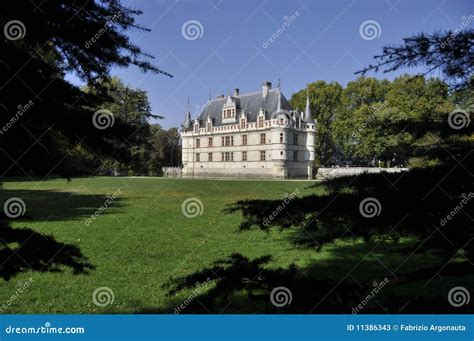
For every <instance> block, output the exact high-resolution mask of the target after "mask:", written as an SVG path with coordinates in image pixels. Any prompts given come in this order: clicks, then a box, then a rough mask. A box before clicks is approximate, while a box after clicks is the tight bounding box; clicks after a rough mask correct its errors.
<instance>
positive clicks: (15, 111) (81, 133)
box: [0, 0, 166, 176]
mask: <svg viewBox="0 0 474 341" xmlns="http://www.w3.org/2000/svg"><path fill="white" fill-rule="evenodd" d="M139 14H140V11H137V10H134V9H130V8H127V7H124V6H122V5H121V4H120V2H119V1H116V0H107V1H86V2H84V1H73V2H71V1H44V2H41V4H39V5H35V4H33V3H32V2H30V1H26V0H25V1H4V2H2V3H1V5H0V24H1V26H2V27H5V25H6V24H7V23H10V24H11V21H12V20H19V21H20V22H21V23H22V24H23V26H24V29H22V28H21V27H20V28H19V26H18V25H17V27H16V28H17V30H20V32H23V33H24V35H21V33H18V31H16V34H15V31H12V35H14V36H15V37H19V39H8V37H7V36H6V35H2V37H1V39H0V51H1V57H0V104H1V105H0V112H1V114H0V175H5V174H21V175H25V174H28V175H30V176H31V175H33V174H42V175H49V174H51V173H54V174H64V175H67V174H71V173H74V169H73V167H75V164H74V162H73V161H74V160H73V159H74V158H75V157H76V156H77V155H76V154H77V153H79V154H80V153H82V151H83V150H86V151H87V152H88V153H93V155H95V154H97V155H98V156H107V157H109V158H115V159H119V160H128V158H129V153H128V146H127V141H128V138H129V137H130V136H132V135H133V133H134V131H135V127H133V126H132V125H130V124H128V122H127V121H126V120H119V119H117V120H116V121H115V124H114V125H113V126H112V127H111V128H109V129H105V130H98V129H96V128H95V127H94V125H93V122H92V117H93V113H94V112H95V111H96V110H97V108H100V107H101V106H102V105H103V104H104V103H106V102H107V101H108V100H109V98H108V96H107V93H106V91H100V84H101V82H100V81H99V80H103V79H106V78H108V76H109V71H110V69H111V68H112V67H117V66H118V67H126V66H129V65H135V66H137V67H139V68H140V69H142V70H143V71H150V72H155V73H164V74H166V73H165V72H163V71H162V70H160V69H158V68H157V67H156V66H154V65H153V64H151V63H150V62H149V61H148V60H147V59H148V57H150V56H148V55H147V54H146V53H144V52H142V51H141V49H140V48H139V47H137V46H135V45H134V44H132V43H131V42H130V40H129V38H128V37H127V36H126V32H127V31H128V30H130V29H139V30H145V28H143V27H141V26H139V25H138V24H137V23H136V21H135V17H136V16H137V15H139ZM91 39H94V40H95V42H91ZM66 73H75V74H76V75H77V76H79V77H80V78H81V79H82V80H84V81H86V82H87V83H88V84H89V86H92V87H97V88H99V89H98V91H97V92H93V93H92V92H89V93H85V92H83V91H81V89H79V88H78V87H77V86H75V85H73V84H71V83H70V82H69V81H67V80H66V79H65V75H66ZM117 145H118V146H121V147H120V148H117Z"/></svg>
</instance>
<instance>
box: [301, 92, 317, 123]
mask: <svg viewBox="0 0 474 341" xmlns="http://www.w3.org/2000/svg"><path fill="white" fill-rule="evenodd" d="M304 121H305V122H306V123H316V122H314V118H313V113H312V112H311V105H310V104H309V94H308V93H306V108H305V111H304Z"/></svg>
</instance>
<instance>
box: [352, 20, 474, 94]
mask: <svg viewBox="0 0 474 341" xmlns="http://www.w3.org/2000/svg"><path fill="white" fill-rule="evenodd" d="M374 58H375V59H376V61H377V62H376V64H374V65H369V66H368V67H366V68H364V69H362V70H361V71H358V72H356V74H365V73H367V72H368V71H371V70H373V71H379V70H383V71H384V72H391V71H395V70H398V69H401V68H403V67H417V66H421V67H426V69H427V70H426V73H425V74H430V73H431V72H433V71H435V70H436V71H439V72H441V73H442V74H443V75H444V78H445V79H446V80H447V81H448V82H450V83H451V84H452V85H453V86H454V88H456V89H462V88H464V89H465V88H468V87H469V86H473V85H474V84H473V83H472V82H473V79H472V74H473V72H474V30H473V29H464V30H459V31H454V32H453V31H447V32H436V33H433V34H424V33H420V34H417V35H415V36H412V37H409V38H405V39H403V43H402V44H399V45H389V46H386V47H384V48H383V52H382V54H381V55H377V56H375V57H374Z"/></svg>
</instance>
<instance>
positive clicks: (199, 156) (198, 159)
mask: <svg viewBox="0 0 474 341" xmlns="http://www.w3.org/2000/svg"><path fill="white" fill-rule="evenodd" d="M200 161H201V155H199V153H196V162H200Z"/></svg>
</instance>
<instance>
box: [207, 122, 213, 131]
mask: <svg viewBox="0 0 474 341" xmlns="http://www.w3.org/2000/svg"><path fill="white" fill-rule="evenodd" d="M211 129H212V123H211V122H208V123H207V131H211Z"/></svg>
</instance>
